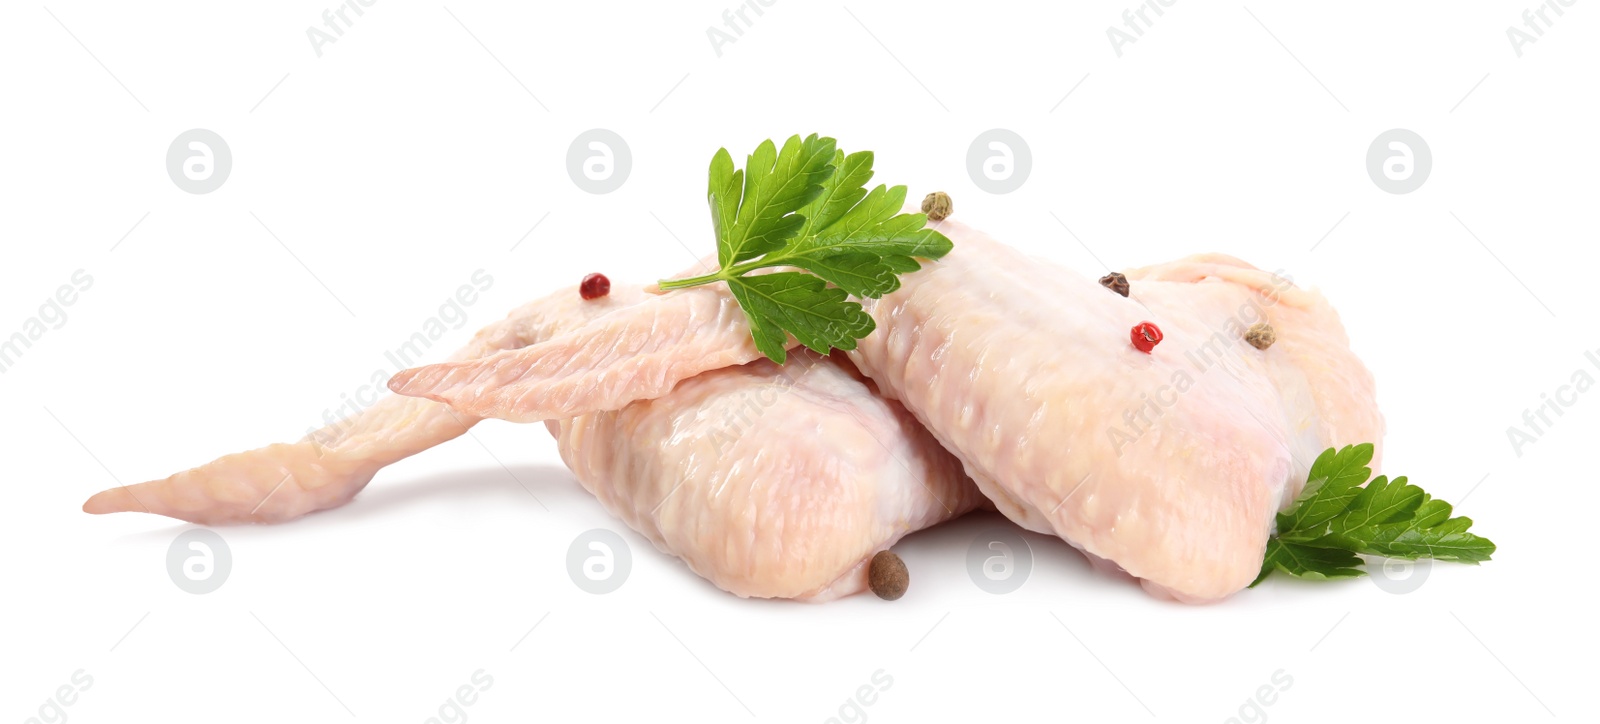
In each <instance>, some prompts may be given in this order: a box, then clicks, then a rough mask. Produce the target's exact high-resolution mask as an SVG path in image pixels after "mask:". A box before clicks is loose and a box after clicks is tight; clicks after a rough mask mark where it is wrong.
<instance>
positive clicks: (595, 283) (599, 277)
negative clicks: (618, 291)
mask: <svg viewBox="0 0 1600 724" xmlns="http://www.w3.org/2000/svg"><path fill="white" fill-rule="evenodd" d="M610 293H611V280H610V279H607V278H606V275H604V274H598V273H597V274H590V275H589V276H586V277H584V278H583V283H582V284H579V285H578V294H579V295H580V296H582V297H583V298H584V299H599V298H600V297H603V296H605V295H607V294H610Z"/></svg>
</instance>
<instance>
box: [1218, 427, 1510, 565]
mask: <svg viewBox="0 0 1600 724" xmlns="http://www.w3.org/2000/svg"><path fill="white" fill-rule="evenodd" d="M1372 454H1373V446H1372V445H1370V444H1366V445H1354V446H1346V447H1344V448H1341V449H1337V450H1335V449H1333V448H1329V449H1328V450H1327V451H1325V452H1323V453H1322V454H1321V455H1319V456H1318V457H1317V461H1316V462H1315V463H1313V464H1312V466H1311V474H1310V476H1309V479H1308V480H1307V482H1306V486H1305V490H1304V491H1302V492H1301V494H1300V497H1299V498H1298V499H1296V500H1295V502H1294V504H1293V505H1291V506H1290V507H1289V509H1288V510H1286V511H1284V512H1282V513H1279V514H1278V532H1277V533H1275V534H1274V535H1273V536H1272V538H1271V539H1269V540H1268V541H1267V552H1266V556H1265V558H1264V560H1262V562H1261V574H1260V575H1259V576H1257V577H1256V580H1255V582H1254V583H1251V584H1250V585H1251V586H1252V587H1254V586H1255V585H1256V584H1258V583H1260V582H1261V581H1262V580H1264V579H1265V578H1266V577H1267V576H1268V575H1270V574H1271V573H1272V572H1273V571H1275V570H1281V571H1283V572H1285V573H1288V574H1290V575H1292V576H1296V577H1298V578H1310V579H1331V578H1351V577H1354V576H1360V575H1363V574H1364V573H1365V571H1364V570H1363V569H1362V568H1361V566H1362V564H1363V560H1362V558H1361V556H1375V557H1383V558H1405V559H1412V560H1415V559H1418V558H1436V559H1438V560H1443V561H1457V562H1461V563H1481V562H1483V561H1487V560H1489V557H1490V556H1491V555H1493V554H1494V551H1495V545H1494V543H1492V542H1490V541H1489V539H1487V538H1483V537H1481V536H1478V535H1474V534H1472V533H1469V532H1467V530H1468V529H1469V528H1471V527H1472V519H1470V518H1466V517H1458V518H1452V517H1450V513H1451V507H1450V504H1449V503H1446V502H1444V501H1442V500H1437V499H1435V498H1433V497H1432V496H1430V495H1428V494H1427V493H1426V492H1424V491H1423V490H1422V488H1419V487H1417V486H1415V485H1412V484H1411V483H1409V482H1407V481H1406V478H1404V477H1397V478H1394V479H1393V480H1391V479H1389V478H1388V477H1387V476H1383V475H1380V476H1378V477H1377V478H1374V479H1373V480H1372V481H1371V482H1368V481H1367V476H1368V475H1371V473H1372V471H1371V469H1369V468H1368V467H1367V464H1368V463H1370V462H1372ZM1362 483H1366V485H1364V486H1363V485H1362Z"/></svg>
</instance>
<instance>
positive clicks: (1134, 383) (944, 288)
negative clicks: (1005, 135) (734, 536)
mask: <svg viewBox="0 0 1600 724" xmlns="http://www.w3.org/2000/svg"><path fill="white" fill-rule="evenodd" d="M940 229H941V231H943V232H944V233H945V234H946V235H947V236H949V237H950V238H951V240H952V241H954V242H955V251H953V252H951V253H950V254H949V255H948V256H946V257H945V258H944V259H942V260H940V261H938V262H935V263H931V264H929V265H928V268H927V269H925V270H924V271H921V272H918V273H916V274H912V275H908V276H907V277H906V278H905V280H904V281H905V283H904V286H903V287H902V288H901V289H900V290H899V291H896V292H894V293H892V294H890V295H887V296H885V297H884V298H883V299H881V300H867V302H866V303H865V306H866V308H867V309H868V311H869V312H870V313H871V314H872V315H873V318H874V319H875V320H876V321H877V323H878V328H877V331H876V332H874V333H873V334H872V335H869V336H868V337H867V338H866V339H864V340H862V341H861V343H860V346H859V347H858V348H857V349H856V350H855V351H854V352H852V353H850V357H851V359H852V360H854V361H855V362H856V363H857V365H858V366H859V367H860V368H861V371H862V372H863V373H865V374H866V375H867V376H869V377H871V378H872V379H873V380H874V381H876V382H877V383H878V384H879V386H880V388H881V389H882V390H883V392H884V393H885V394H887V395H888V396H890V397H893V398H896V399H899V400H901V401H902V402H904V403H905V405H906V407H907V408H909V409H910V410H911V411H912V412H913V413H914V414H915V415H916V416H917V418H918V419H919V420H921V421H923V423H924V424H926V425H927V426H928V427H929V429H930V430H932V431H933V433H934V435H935V436H936V437H938V438H939V440H940V442H942V443H943V444H944V445H945V446H946V447H947V448H948V449H949V450H951V452H953V453H955V454H956V456H957V457H959V458H961V460H962V461H963V462H964V463H965V464H966V466H967V471H968V473H969V474H971V476H972V478H973V479H974V480H975V481H976V482H977V483H978V485H979V487H980V488H981V489H982V490H983V491H984V493H985V494H986V495H988V496H989V498H990V499H991V500H993V501H994V502H995V504H996V506H997V507H999V509H1000V511H1001V512H1002V513H1004V514H1005V515H1006V516H1007V517H1009V518H1011V519H1012V520H1015V521H1016V522H1018V523H1019V524H1021V525H1022V526H1024V527H1026V528H1028V529H1030V530H1034V531H1038V532H1044V533H1054V534H1056V535H1058V536H1060V537H1061V538H1063V539H1065V540H1066V541H1067V542H1069V543H1071V544H1072V545H1074V546H1076V547H1078V548H1080V549H1082V550H1083V551H1085V552H1086V553H1089V554H1091V555H1093V556H1097V557H1099V558H1104V559H1108V560H1110V561H1111V562H1113V563H1115V564H1117V565H1118V566H1120V567H1121V568H1122V569H1124V570H1126V571H1127V572H1128V573H1130V574H1132V575H1133V576H1136V577H1138V578H1140V579H1142V581H1143V582H1144V584H1145V587H1146V588H1148V589H1150V590H1151V591H1152V592H1154V593H1158V594H1162V595H1170V596H1173V597H1175V598H1178V599H1179V600H1183V601H1188V602H1205V601H1214V600H1218V599H1221V598H1224V597H1226V596H1228V595H1230V594H1232V593H1234V592H1236V591H1238V590H1240V589H1242V588H1244V587H1245V586H1247V585H1249V583H1250V582H1251V581H1252V580H1253V579H1254V578H1255V576H1256V574H1257V573H1258V572H1259V571H1260V568H1261V561H1262V557H1263V555H1264V553H1265V549H1266V542H1267V538H1268V536H1269V535H1270V534H1271V532H1272V525H1273V516H1274V514H1275V513H1276V512H1278V510H1279V509H1280V508H1282V507H1283V506H1285V505H1286V504H1287V503H1289V502H1292V500H1293V496H1294V495H1295V494H1297V493H1298V492H1299V486H1300V485H1301V484H1302V483H1304V481H1305V478H1306V474H1307V473H1308V472H1309V466H1310V463H1311V462H1312V461H1313V460H1315V459H1316V457H1317V455H1318V453H1320V452H1321V451H1322V450H1324V449H1326V448H1328V447H1334V446H1342V445H1349V444H1357V443H1363V442H1372V443H1374V444H1377V445H1380V446H1381V443H1382V436H1383V420H1382V417H1381V416H1380V415H1379V413H1378V409H1377V404H1376V397H1375V392H1374V386H1373V380H1372V377H1371V375H1370V373H1368V372H1367V370H1366V368H1365V367H1364V366H1362V364H1361V362H1360V360H1358V359H1357V358H1356V357H1355V355H1354V354H1353V353H1352V352H1351V351H1350V349H1349V342H1348V339H1347V338H1346V336H1345V332H1344V329H1343V327H1342V326H1341V325H1340V323H1339V320H1338V316H1337V315H1336V314H1335V313H1334V312H1333V310H1332V308H1331V307H1330V306H1329V305H1328V304H1327V302H1326V301H1324V300H1323V299H1322V297H1321V296H1320V295H1317V294H1315V293H1313V292H1307V291H1305V290H1301V289H1298V288H1296V287H1294V286H1293V285H1292V284H1290V282H1289V281H1288V280H1287V279H1283V278H1280V277H1277V276H1276V275H1272V274H1268V273H1265V272H1261V271H1259V270H1256V269H1254V268H1252V267H1249V266H1248V265H1246V264H1243V263H1242V262H1239V261H1237V260H1234V259H1231V258H1228V257H1222V256H1202V257H1194V258H1190V259H1186V260H1180V261H1176V262H1172V263H1170V264H1163V265H1158V266H1154V267H1148V268H1145V269H1138V270H1133V271H1131V272H1129V273H1128V278H1129V281H1130V284H1131V286H1132V291H1131V293H1130V295H1129V297H1128V298H1124V297H1122V296H1121V295H1118V294H1116V293H1115V292H1112V291H1111V290H1109V289H1106V288H1105V287H1102V286H1101V285H1100V284H1098V283H1096V282H1095V281H1093V280H1090V279H1087V278H1085V277H1083V276H1081V275H1079V274H1077V273H1075V272H1073V271H1071V270H1069V269H1066V268H1063V267H1060V266H1057V265H1054V264H1051V263H1049V262H1046V261H1041V260H1038V259H1032V258H1029V257H1027V256H1025V255H1023V254H1021V253H1019V252H1017V251H1015V250H1014V249H1011V248H1009V247H1006V246H1004V245H1002V244H1000V243H998V242H995V241H993V240H991V239H989V238H988V237H986V236H984V235H982V234H981V233H978V232H976V231H973V230H972V229H970V228H968V227H966V226H965V225H962V224H959V223H956V222H953V221H946V222H945V223H944V224H943V225H941V226H940ZM980 290H981V291H980ZM1263 314H1264V315H1265V320H1266V321H1268V322H1269V323H1271V324H1272V325H1273V327H1274V328H1275V329H1276V330H1277V333H1278V341H1277V343H1276V344H1275V345H1273V346H1272V347H1270V348H1268V349H1266V350H1258V349H1256V348H1254V347H1252V346H1250V345H1249V344H1247V343H1245V342H1244V341H1243V339H1242V337H1243V334H1244V331H1245V328H1247V327H1248V326H1249V325H1250V324H1252V323H1254V322H1256V321H1262V319H1261V317H1262V315H1263ZM1143 321H1150V322H1153V323H1155V324H1156V325H1157V326H1158V327H1160V329H1161V330H1162V332H1163V333H1164V336H1165V338H1164V339H1163V341H1162V342H1161V343H1160V344H1159V345H1157V346H1156V347H1155V348H1154V350H1153V351H1152V352H1151V353H1149V354H1146V353H1144V352H1140V351H1139V350H1137V349H1135V348H1134V347H1133V346H1132V344H1131V342H1130V332H1131V330H1132V328H1133V327H1134V326H1135V325H1138V324H1139V323H1141V322H1143Z"/></svg>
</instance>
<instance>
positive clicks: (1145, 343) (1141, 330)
mask: <svg viewBox="0 0 1600 724" xmlns="http://www.w3.org/2000/svg"><path fill="white" fill-rule="evenodd" d="M1131 336H1132V338H1133V348H1134V349H1137V350H1139V351H1140V352H1143V353H1145V354H1150V350H1152V349H1155V348H1156V345H1158V344H1161V339H1162V336H1161V328H1160V327H1157V326H1156V325H1154V324H1151V323H1149V322H1140V323H1139V324H1138V325H1136V326H1134V328H1133V332H1132V335H1131Z"/></svg>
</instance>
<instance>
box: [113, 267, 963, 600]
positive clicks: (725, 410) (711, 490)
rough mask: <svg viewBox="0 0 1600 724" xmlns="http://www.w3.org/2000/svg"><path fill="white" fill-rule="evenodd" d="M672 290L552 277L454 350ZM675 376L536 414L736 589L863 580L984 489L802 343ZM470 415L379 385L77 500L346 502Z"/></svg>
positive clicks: (575, 329)
mask: <svg viewBox="0 0 1600 724" xmlns="http://www.w3.org/2000/svg"><path fill="white" fill-rule="evenodd" d="M680 299H681V298H677V297H664V296H654V295H647V294H645V293H644V292H643V291H642V290H641V288H640V287H637V286H627V285H613V286H612V290H611V293H610V295H609V296H607V297H604V298H600V299H596V300H591V301H585V300H582V299H581V297H580V295H579V294H578V292H577V289H576V288H568V289H563V290H561V291H559V292H557V293H555V294H552V295H550V296H548V297H545V298H543V299H540V300H538V301H535V302H532V303H530V304H527V305H525V306H523V307H521V308H519V309H517V310H515V311H513V312H512V313H511V314H510V315H509V316H508V317H507V318H506V319H505V320H503V321H501V322H497V323H495V324H493V325H490V326H489V327H486V328H484V329H483V330H481V331H479V332H478V333H477V334H476V335H475V336H474V338H473V340H472V342H471V343H470V344H468V345H467V346H466V347H465V348H463V349H462V350H460V351H459V352H457V353H456V354H454V355H452V359H453V360H456V361H467V360H473V359H478V358H482V357H484V356H486V355H488V354H490V353H492V352H495V351H498V350H513V349H517V348H520V347H524V346H526V345H529V344H534V343H538V342H542V341H545V340H549V339H552V338H556V337H559V336H561V335H562V334H565V333H582V331H583V330H584V328H585V327H586V325H588V324H590V323H591V322H594V321H596V320H602V319H606V318H607V317H608V316H609V315H612V314H614V313H617V312H619V311H620V310H634V314H633V316H631V317H629V319H631V320H637V319H638V318H640V317H653V316H655V315H658V314H660V311H659V310H652V309H651V307H653V306H663V307H666V308H668V309H671V310H681V309H682V307H678V306H674V305H676V304H678V303H679V300H680ZM665 316H667V317H670V316H671V314H667V315H665ZM691 321H694V322H695V323H698V321H699V320H697V319H695V318H693V316H692V315H691ZM674 382H676V380H674ZM676 387H677V389H672V385H671V384H669V385H667V387H666V388H665V389H667V390H668V393H667V394H665V395H664V396H662V397H659V398H657V399H652V400H648V401H641V402H637V403H634V404H631V405H627V406H625V407H624V408H623V409H621V410H620V411H616V412H606V413H599V414H593V415H585V416H582V417H578V418H576V419H566V420H551V421H549V422H548V423H547V426H548V427H549V429H550V431H551V433H552V434H554V435H555V436H556V438H557V440H558V443H559V447H560V452H561V455H562V458H563V459H564V460H565V461H566V462H567V464H568V466H569V467H570V468H571V469H572V470H573V472H574V473H575V475H576V476H577V478H578V480H579V482H580V483H582V485H583V486H584V487H585V488H586V489H588V490H589V491H590V492H591V493H593V494H594V495H595V496H596V497H597V498H599V499H600V501H601V503H602V504H603V505H604V506H605V507H606V508H607V509H608V510H610V511H611V512H613V513H615V514H616V515H618V516H619V517H621V518H622V519H623V520H624V521H625V522H626V523H627V524H628V525H629V526H631V527H633V528H634V529H635V530H638V531H639V532H640V533H642V534H643V535H645V536H646V537H648V538H649V539H650V540H651V541H652V542H653V543H654V544H655V545H656V546H657V547H659V548H660V549H661V550H663V551H665V552H667V553H670V554H673V555H676V556H678V557H680V558H682V559H683V560H684V561H685V562H686V563H687V564H688V565H689V567H690V568H691V569H693V570H694V571H695V572H697V573H699V574H700V575H702V576H704V577H705V578H707V579H709V580H710V581H711V582H712V583H714V584H715V585H717V586H718V587H720V588H723V589H725V590H727V591H730V592H732V593H734V594H737V595H739V596H744V597H764V598H792V599H799V600H807V601H827V600H832V599H835V598H838V597H841V596H848V595H851V594H855V593H859V592H861V591H864V590H866V588H867V571H866V567H867V563H868V562H869V561H870V560H871V558H872V556H873V555H874V554H875V553H877V552H878V551H882V550H886V549H887V548H888V547H889V546H891V545H893V544H894V543H895V542H896V541H898V540H899V539H900V538H901V537H902V536H904V535H906V534H908V533H911V532H913V531H916V530H919V529H922V528H926V527H929V526H931V525H934V524H936V523H939V522H941V521H944V520H947V519H949V518H952V517H955V516H957V515H960V514H962V513H965V512H967V511H970V510H972V509H973V508H975V507H977V506H979V505H982V504H986V502H987V501H986V500H985V499H984V498H983V496H982V495H981V494H980V493H979V492H978V490H977V488H976V487H975V486H974V485H973V484H972V482H971V481H970V480H968V479H967V478H966V476H965V475H964V474H963V473H962V469H961V464H960V463H959V462H958V461H957V460H956V459H955V458H954V457H952V456H951V455H950V454H949V453H948V452H946V451H945V450H944V449H943V448H941V447H940V446H939V444H938V443H937V442H936V441H935V440H934V439H933V437H932V436H931V435H929V434H928V432H927V430H925V429H923V428H922V426H921V425H920V424H918V423H917V422H916V420H915V419H914V418H912V417H911V415H910V413H908V412H907V411H906V410H905V408H903V407H901V406H900V405H899V404H898V403H895V402H891V401H888V400H885V399H882V398H880V397H879V396H877V395H876V393H875V391H874V390H873V389H872V387H871V383H870V382H868V381H866V380H864V379H863V378H862V377H861V376H860V374H859V373H858V372H856V371H855V369H854V368H853V367H852V366H851V364H850V363H849V362H848V361H846V360H844V359H843V358H839V359H833V358H829V357H822V356H818V355H815V354H810V353H800V354H795V355H792V357H791V359H790V361H789V363H788V364H787V365H785V366H783V367H779V366H778V365H775V364H772V363H770V362H766V361H760V362H755V363H752V364H748V365H744V366H735V367H727V368H725V369H715V370H713V371H711V372H708V373H706V374H704V375H702V376H700V377H696V378H693V379H689V380H687V381H684V382H683V383H682V384H678V385H676ZM649 389H657V388H649ZM490 391H491V392H492V390H490ZM482 419H483V418H481V417H478V416H474V415H471V414H469V413H465V412H458V411H455V410H452V409H450V408H449V407H448V406H446V405H443V404H439V403H436V402H432V401H429V400H424V399H416V398H410V397H402V396H398V395H396V396H391V397H387V398H384V399H382V400H380V401H378V402H377V403H376V404H375V405H373V406H372V407H371V408H369V409H367V410H365V411H362V412H360V413H358V414H356V415H354V416H352V417H351V418H350V419H348V420H346V421H344V422H342V423H339V424H336V425H332V426H329V427H327V428H324V429H322V430H319V431H317V432H315V433H312V434H311V435H308V436H307V437H306V438H305V439H303V440H301V441H299V442H296V443H285V444H277V445H269V446H267V447H264V448H259V449H256V450H250V451H247V452H242V453H235V454H232V455H227V456H224V457H222V458H219V459H217V460H215V461H213V462H211V463H208V464H206V465H203V466H200V467H198V468H194V469H192V470H187V471H184V472H181V473H178V474H176V475H173V476H171V477H168V478H164V479H161V480H154V481H150V482H147V483H140V484H138V485H133V486H127V487H118V488H112V489H110V490H106V491H104V492H101V493H98V494H96V495H95V496H93V497H91V498H90V499H89V500H88V502H86V503H85V504H84V510H85V511H87V512H90V513H112V512H141V511H142V512H149V513H156V514H160V515H166V516H169V517H173V518H179V519H181V520H186V521H190V522H194V523H202V524H208V525H212V524H223V523H247V522H255V523H278V522H284V521H288V520H292V519H294V518H298V517H300V516H303V515H306V514H307V513H311V512H314V511H317V510H323V509H327V508H333V507H337V506H340V505H343V504H345V503H347V502H349V501H350V500H351V499H352V498H353V497H354V496H355V495H356V494H357V493H358V492H360V491H361V490H362V489H363V488H364V487H365V486H366V485H367V484H368V482H370V481H371V480H372V478H373V476H374V475H375V474H376V473H377V471H378V470H380V469H382V468H383V467H384V466H386V465H389V464H391V463H393V462H395V461H398V460H400V459H402V458H405V457H408V456H410V455H414V454H416V453H418V452H421V451H422V450H425V449H427V448H430V447H433V446H434V445H438V444H441V443H443V442H446V441H448V440H451V439H453V438H455V437H458V436H460V435H461V434H463V433H465V432H466V431H467V430H468V429H469V428H470V427H471V426H472V425H474V424H476V423H477V422H479V421H481V420H482Z"/></svg>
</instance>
